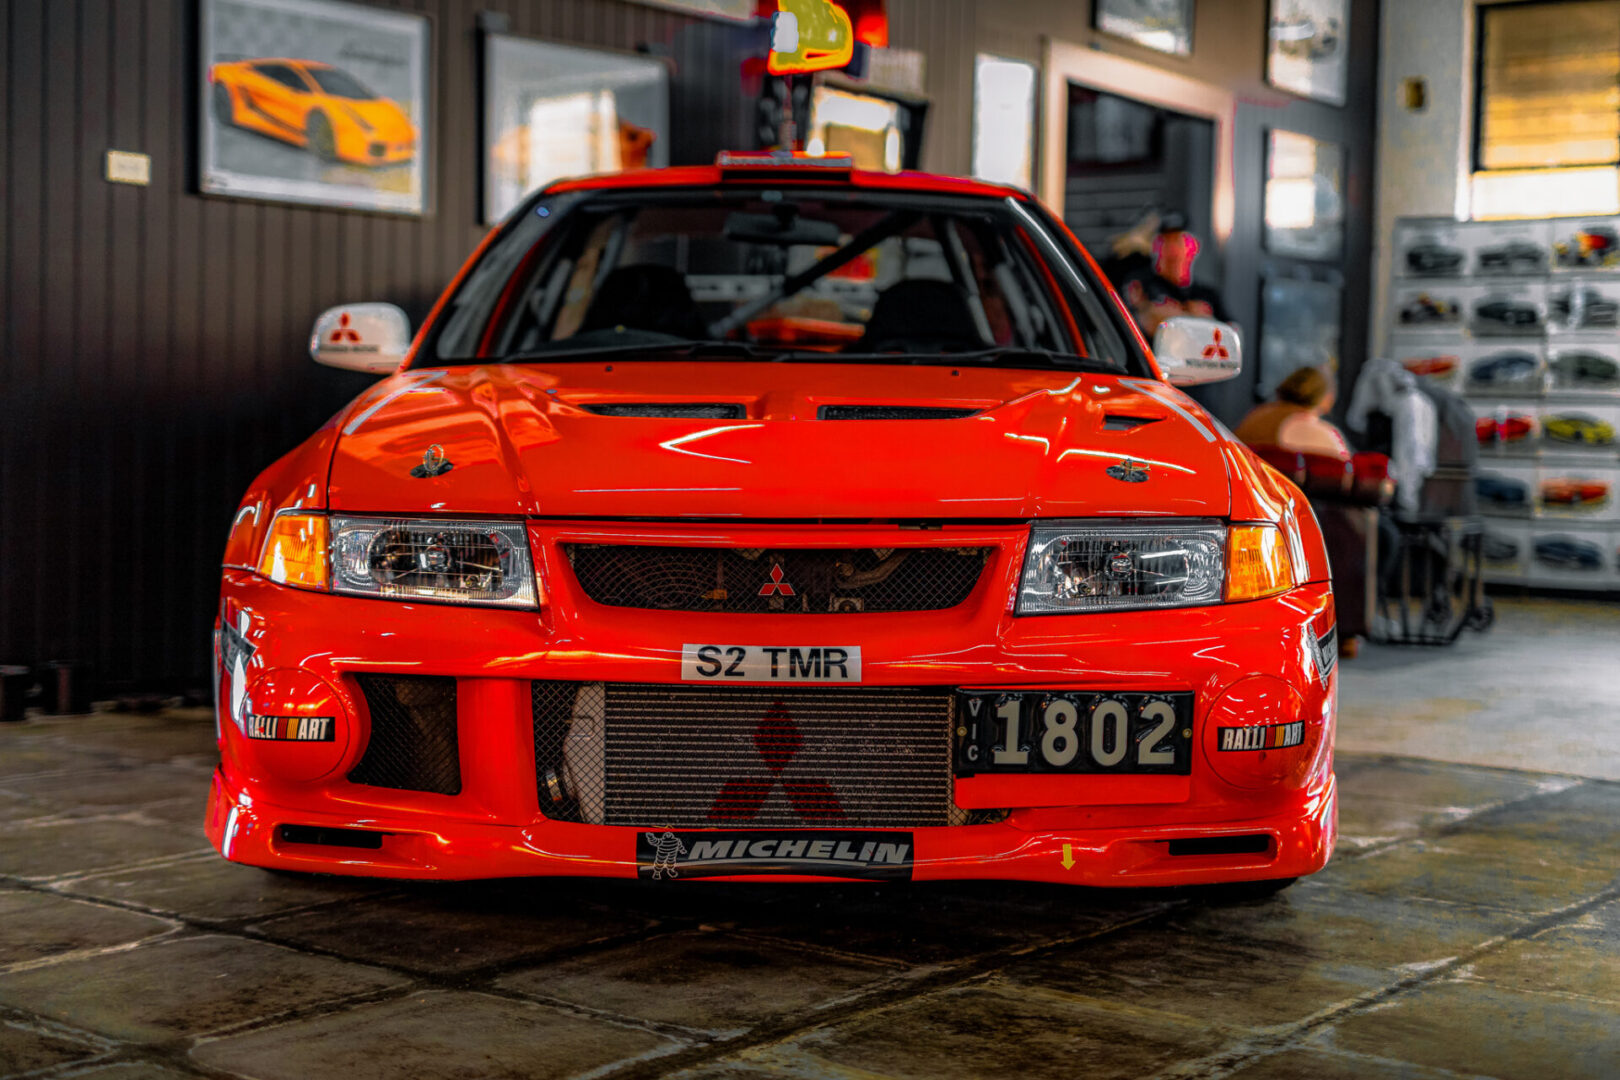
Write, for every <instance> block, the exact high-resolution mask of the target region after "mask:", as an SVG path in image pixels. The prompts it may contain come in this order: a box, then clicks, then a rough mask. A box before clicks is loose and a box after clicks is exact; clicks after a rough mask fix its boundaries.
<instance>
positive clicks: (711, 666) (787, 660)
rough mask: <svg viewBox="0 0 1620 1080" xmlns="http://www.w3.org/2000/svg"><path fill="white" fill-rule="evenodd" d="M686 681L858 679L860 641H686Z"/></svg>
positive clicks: (683, 676)
mask: <svg viewBox="0 0 1620 1080" xmlns="http://www.w3.org/2000/svg"><path fill="white" fill-rule="evenodd" d="M681 680H682V681H683V682H715V683H724V682H739V683H741V682H789V683H858V682H860V681H861V648H860V646H859V645H682V646H681Z"/></svg>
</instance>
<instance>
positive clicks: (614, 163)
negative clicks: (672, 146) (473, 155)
mask: <svg viewBox="0 0 1620 1080" xmlns="http://www.w3.org/2000/svg"><path fill="white" fill-rule="evenodd" d="M667 164H669V68H668V67H667V66H666V64H665V63H664V61H662V60H656V59H653V58H651V57H647V56H639V55H635V54H631V53H616V52H603V51H600V50H597V49H581V48H576V47H575V46H572V45H554V44H552V43H550V42H546V41H535V40H533V39H532V38H522V37H514V36H512V35H509V34H490V35H488V36H487V37H486V38H485V39H484V220H485V222H486V223H488V224H494V223H495V222H497V221H499V220H501V219H502V218H503V217H505V216H506V215H507V214H508V213H509V212H511V210H512V208H513V207H514V206H516V205H517V204H518V203H520V202H522V201H523V198H524V196H526V195H528V194H529V193H530V192H531V191H535V190H537V189H538V188H542V187H544V186H545V185H547V184H549V183H551V182H552V181H553V180H557V179H560V178H561V177H564V176H580V175H584V174H586V173H602V172H621V171H623V170H626V169H641V168H657V167H659V166H662V165H667Z"/></svg>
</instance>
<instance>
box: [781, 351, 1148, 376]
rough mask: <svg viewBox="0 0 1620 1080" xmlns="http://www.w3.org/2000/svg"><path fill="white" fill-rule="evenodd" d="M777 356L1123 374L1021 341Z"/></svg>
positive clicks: (1095, 361) (1113, 367) (1090, 360)
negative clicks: (953, 348)
mask: <svg viewBox="0 0 1620 1080" xmlns="http://www.w3.org/2000/svg"><path fill="white" fill-rule="evenodd" d="M774 359H777V360H820V361H823V362H841V363H852V362H870V363H878V364H933V365H941V364H944V365H951V364H961V365H962V366H964V367H997V366H1006V367H1021V366H1026V365H1030V364H1032V363H1035V364H1036V365H1037V366H1039V367H1043V368H1046V367H1049V368H1056V369H1061V370H1064V371H1085V372H1090V373H1094V374H1098V375H1124V374H1125V370H1124V369H1123V368H1121V367H1120V366H1118V365H1117V364H1110V363H1106V362H1104V361H1102V360H1098V359H1096V358H1095V357H1090V356H1080V355H1078V354H1076V353H1066V352H1055V351H1053V350H1051V349H1036V348H1026V347H1024V346H1022V345H998V346H996V347H995V348H990V349H979V350H976V351H973V352H917V353H902V352H881V353H817V352H793V353H786V354H784V355H782V356H778V357H775V358H774Z"/></svg>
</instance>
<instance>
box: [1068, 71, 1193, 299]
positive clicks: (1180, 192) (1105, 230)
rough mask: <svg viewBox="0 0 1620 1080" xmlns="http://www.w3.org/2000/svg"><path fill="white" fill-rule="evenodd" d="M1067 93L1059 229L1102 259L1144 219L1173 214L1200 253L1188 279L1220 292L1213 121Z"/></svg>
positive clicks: (1078, 87) (1105, 96)
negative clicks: (1063, 226)
mask: <svg viewBox="0 0 1620 1080" xmlns="http://www.w3.org/2000/svg"><path fill="white" fill-rule="evenodd" d="M1068 89H1069V95H1068V113H1067V136H1068V137H1067V139H1066V140H1065V145H1066V150H1065V155H1066V159H1065V168H1064V178H1063V220H1064V222H1065V224H1067V225H1068V226H1069V228H1070V229H1071V230H1073V232H1074V234H1075V236H1077V237H1079V238H1080V241H1081V242H1082V243H1084V244H1085V245H1086V247H1087V248H1088V249H1089V250H1091V251H1092V252H1093V253H1094V254H1095V255H1096V256H1097V257H1098V258H1104V257H1105V256H1106V255H1107V254H1108V251H1109V244H1110V242H1111V241H1112V240H1113V238H1114V237H1116V236H1118V235H1119V234H1121V233H1123V232H1125V231H1127V230H1129V229H1130V228H1131V227H1132V226H1134V225H1136V224H1137V223H1138V222H1139V221H1141V220H1142V218H1143V217H1144V215H1146V214H1147V213H1149V212H1151V211H1158V212H1159V213H1160V214H1161V215H1166V216H1168V215H1169V214H1171V213H1175V214H1179V215H1181V216H1182V218H1183V219H1184V220H1185V222H1186V224H1185V228H1186V230H1187V231H1188V232H1190V233H1191V234H1192V235H1193V236H1194V237H1196V238H1197V239H1198V241H1199V243H1200V245H1201V249H1202V252H1203V254H1202V256H1201V257H1200V258H1198V259H1196V260H1195V262H1194V271H1193V277H1194V280H1195V281H1196V282H1197V283H1198V284H1200V285H1207V286H1209V287H1211V288H1215V289H1219V287H1220V284H1221V280H1220V279H1221V268H1220V260H1219V257H1218V255H1216V254H1215V252H1216V245H1215V244H1214V243H1213V242H1212V241H1213V240H1214V238H1215V232H1214V206H1215V158H1216V125H1215V122H1214V121H1213V120H1212V119H1210V118H1208V117H1204V116H1192V115H1189V114H1187V113H1183V112H1178V111H1176V110H1174V109H1169V108H1166V107H1164V106H1161V105H1156V104H1153V103H1151V102H1146V101H1140V100H1137V99H1135V98H1131V97H1126V96H1124V95H1121V94H1115V93H1110V92H1108V91H1106V90H1099V89H1095V88H1093V87H1090V86H1084V85H1082V84H1080V83H1076V82H1070V83H1069V84H1068Z"/></svg>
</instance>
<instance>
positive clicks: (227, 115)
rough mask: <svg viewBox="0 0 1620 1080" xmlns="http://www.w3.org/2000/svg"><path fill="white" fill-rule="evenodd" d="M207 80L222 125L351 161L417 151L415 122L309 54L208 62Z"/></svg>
mask: <svg viewBox="0 0 1620 1080" xmlns="http://www.w3.org/2000/svg"><path fill="white" fill-rule="evenodd" d="M208 81H209V82H210V83H211V84H212V85H213V89H212V90H210V91H209V93H210V95H211V97H210V101H212V103H213V104H212V108H213V112H214V119H215V121H217V122H218V123H219V124H221V125H228V126H231V127H239V128H243V129H245V130H248V131H254V132H257V133H259V134H260V135H268V136H269V137H270V138H272V139H277V140H279V141H281V142H284V143H290V144H292V145H293V146H300V147H304V148H305V149H307V150H309V151H310V152H311V153H313V154H315V155H316V156H318V157H321V158H324V159H325V160H327V161H342V162H347V163H348V164H351V165H393V164H397V163H399V162H403V161H410V160H411V159H412V158H413V157H415V156H416V126H415V125H414V124H412V123H411V120H410V117H409V116H407V115H406V113H405V110H404V109H402V108H400V106H399V105H398V104H397V103H396V102H394V101H392V100H390V99H388V98H385V97H383V96H381V95H380V94H377V93H374V92H373V91H371V90H370V89H368V88H367V87H366V86H365V85H364V84H363V83H361V82H360V80H358V79H356V78H355V77H354V76H353V75H350V74H349V73H348V72H346V71H344V70H343V69H342V68H336V67H333V66H331V65H330V64H320V63H316V62H315V61H313V60H284V59H270V58H265V59H257V60H236V61H232V62H229V63H221V64H215V65H214V66H213V67H211V68H209V69H208Z"/></svg>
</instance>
